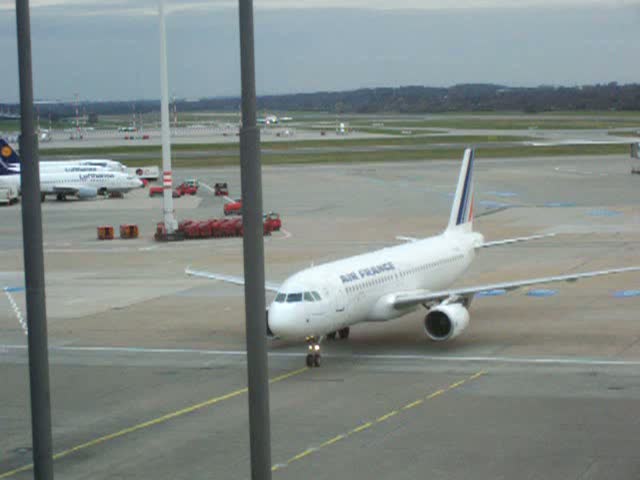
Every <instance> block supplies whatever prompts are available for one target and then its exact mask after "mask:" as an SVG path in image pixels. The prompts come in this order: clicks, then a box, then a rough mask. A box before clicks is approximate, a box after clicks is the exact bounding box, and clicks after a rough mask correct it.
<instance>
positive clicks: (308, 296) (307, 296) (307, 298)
mask: <svg viewBox="0 0 640 480" xmlns="http://www.w3.org/2000/svg"><path fill="white" fill-rule="evenodd" d="M304 301H305V302H315V300H314V299H313V297H312V296H311V293H310V292H304Z"/></svg>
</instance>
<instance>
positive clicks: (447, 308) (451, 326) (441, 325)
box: [424, 303, 469, 342]
mask: <svg viewBox="0 0 640 480" xmlns="http://www.w3.org/2000/svg"><path fill="white" fill-rule="evenodd" d="M468 326H469V311H468V310H467V309H466V308H464V307H463V306H462V305H461V304H459V303H449V304H444V305H438V306H437V307H434V308H432V309H431V310H429V313H427V316H426V317H424V331H425V333H426V334H427V336H428V337H429V338H430V339H431V340H435V341H437V342H444V341H446V340H452V339H454V338H456V337H457V336H458V335H460V334H461V333H462V331H463V330H464V329H465V328H467V327H468Z"/></svg>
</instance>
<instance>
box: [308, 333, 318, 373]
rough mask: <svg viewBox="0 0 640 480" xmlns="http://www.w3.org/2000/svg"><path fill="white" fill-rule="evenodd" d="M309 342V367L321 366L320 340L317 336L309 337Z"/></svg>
mask: <svg viewBox="0 0 640 480" xmlns="http://www.w3.org/2000/svg"><path fill="white" fill-rule="evenodd" d="M307 343H308V344H309V353H307V360H306V363H307V367H309V368H312V367H319V366H320V341H319V340H318V339H317V338H315V337H309V338H307Z"/></svg>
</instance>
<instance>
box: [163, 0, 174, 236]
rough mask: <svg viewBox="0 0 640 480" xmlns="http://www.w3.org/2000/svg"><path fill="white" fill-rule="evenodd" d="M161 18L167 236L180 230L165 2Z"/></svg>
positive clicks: (164, 198)
mask: <svg viewBox="0 0 640 480" xmlns="http://www.w3.org/2000/svg"><path fill="white" fill-rule="evenodd" d="M159 16H160V90H161V92H160V93H161V102H160V117H161V123H162V182H163V183H162V185H163V186H164V192H163V193H164V196H163V203H162V205H163V207H162V208H163V214H164V218H163V219H164V225H165V228H166V229H167V234H173V233H174V232H175V231H176V230H177V229H178V222H177V221H176V218H175V211H174V209H173V197H172V193H173V179H172V177H173V175H172V173H171V138H170V135H171V132H170V130H169V79H168V74H167V35H166V28H165V21H164V0H160V1H159Z"/></svg>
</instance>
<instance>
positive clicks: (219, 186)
mask: <svg viewBox="0 0 640 480" xmlns="http://www.w3.org/2000/svg"><path fill="white" fill-rule="evenodd" d="M213 191H214V194H215V196H216V197H224V196H226V195H229V187H228V186H227V182H222V183H216V184H215V185H214V186H213Z"/></svg>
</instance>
